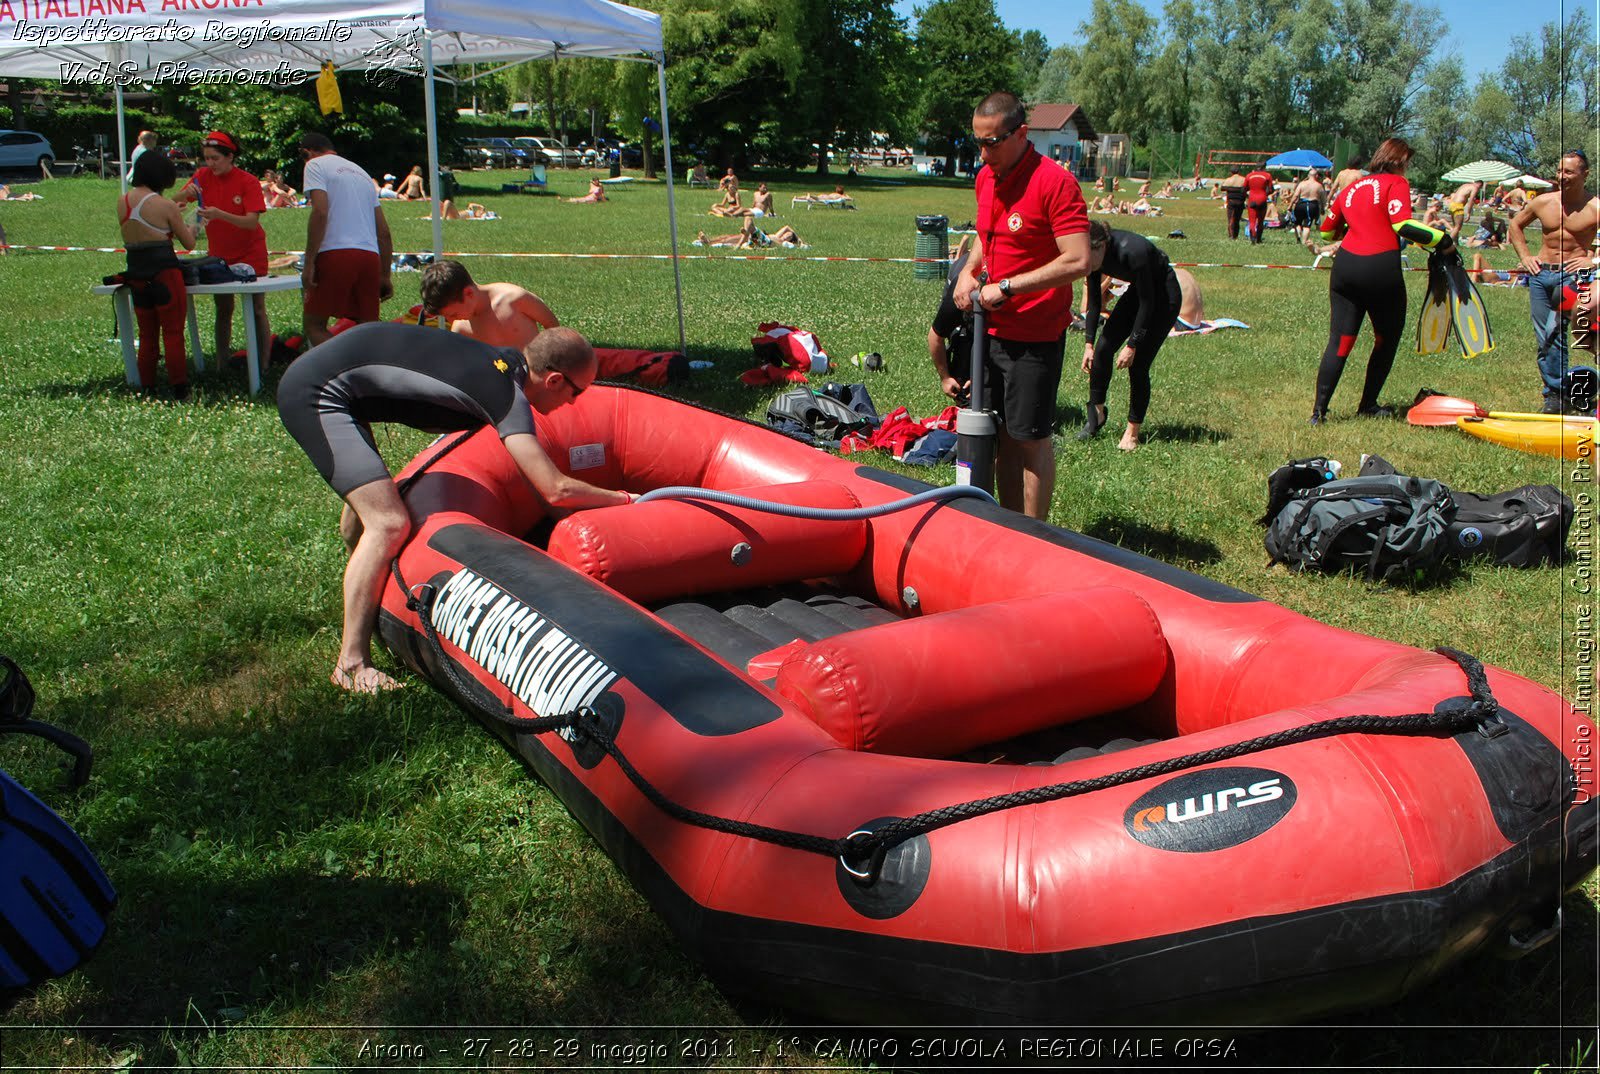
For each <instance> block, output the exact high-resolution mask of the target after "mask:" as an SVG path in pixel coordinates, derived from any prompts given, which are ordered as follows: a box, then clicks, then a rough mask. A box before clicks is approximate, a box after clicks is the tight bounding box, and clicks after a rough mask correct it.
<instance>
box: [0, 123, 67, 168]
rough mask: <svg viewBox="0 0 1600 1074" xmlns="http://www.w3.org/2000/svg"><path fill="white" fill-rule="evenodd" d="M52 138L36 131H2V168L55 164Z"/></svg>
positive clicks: (0, 134)
mask: <svg viewBox="0 0 1600 1074" xmlns="http://www.w3.org/2000/svg"><path fill="white" fill-rule="evenodd" d="M55 160H56V151H55V150H54V149H52V148H50V140H49V139H48V138H46V137H45V136H44V135H42V134H39V133H37V132H35V131H0V168H35V169H36V168H38V167H39V165H41V164H45V165H49V164H54V163H55Z"/></svg>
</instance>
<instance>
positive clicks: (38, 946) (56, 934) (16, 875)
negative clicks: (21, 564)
mask: <svg viewBox="0 0 1600 1074" xmlns="http://www.w3.org/2000/svg"><path fill="white" fill-rule="evenodd" d="M32 707H33V688H32V687H31V686H29V685H28V680H27V677H26V676H24V675H23V674H22V672H21V670H20V669H18V668H17V665H16V664H14V663H13V662H12V661H10V660H9V659H7V658H5V657H0V734H3V733H6V732H21V733H24V734H34V735H39V736H40V737H43V738H47V739H49V740H50V741H52V742H55V743H56V744H57V745H60V746H62V747H63V748H64V749H67V750H68V752H70V753H73V754H74V755H75V756H76V758H77V764H76V766H75V769H74V775H75V777H78V776H81V777H84V778H87V776H88V757H89V748H88V746H86V745H84V743H83V742H82V741H81V740H79V739H78V738H76V737H75V736H73V735H69V734H67V733H66V732H64V731H60V730H58V729H57V728H54V727H50V726H49V725H47V724H41V723H38V722H36V721H34V720H30V719H28V718H27V717H28V715H29V712H30V710H31V709H32ZM116 901H117V893H116V889H115V888H113V887H112V886H111V881H110V880H108V879H107V878H106V874H105V872H104V871H103V870H102V869H101V868H100V865H99V863H98V862H96V861H95V858H94V855H93V854H92V853H90V851H89V848H88V847H86V846H85V845H84V843H83V840H82V839H80V838H78V834H77V833H76V832H74V831H73V830H72V828H71V827H70V826H68V824H67V822H66V821H64V820H62V819H61V818H60V817H59V816H57V815H56V814H55V813H54V812H53V811H52V810H51V809H50V807H49V806H47V805H45V804H44V803H43V802H41V801H40V800H39V799H38V798H36V797H34V796H33V795H32V794H31V793H29V792H28V790H27V789H26V788H24V787H23V786H22V785H21V784H20V783H18V782H17V781H16V780H14V779H12V778H11V776H9V775H7V774H6V773H5V772H3V771H0V1008H4V1007H5V1006H6V1005H8V1001H9V1000H10V999H11V998H13V997H14V995H15V994H16V993H17V992H18V991H20V990H21V989H25V988H29V987H31V986H33V985H36V984H39V983H40V982H41V981H44V980H46V979H48V978H50V977H59V976H60V975H61V974H64V973H66V972H68V971H69V970H72V969H74V968H76V967H77V966H78V965H79V964H80V963H82V962H83V961H84V959H86V958H88V957H89V955H90V954H91V953H92V952H93V951H94V949H95V948H96V947H98V946H99V945H100V941H101V940H103V939H104V938H105V934H106V915H107V914H108V913H109V912H110V911H111V908H112V907H113V906H114V905H115V904H116Z"/></svg>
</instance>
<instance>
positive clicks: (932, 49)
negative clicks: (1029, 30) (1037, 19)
mask: <svg viewBox="0 0 1600 1074" xmlns="http://www.w3.org/2000/svg"><path fill="white" fill-rule="evenodd" d="M916 14H917V31H916V40H917V63H918V65H919V66H920V67H921V68H922V70H923V72H924V75H923V91H922V128H923V130H925V131H926V132H927V133H928V148H929V149H930V150H931V151H933V152H939V153H954V151H955V149H956V147H957V146H958V145H963V144H964V145H966V146H967V147H968V148H969V150H970V137H969V132H970V131H971V129H972V110H973V109H974V108H976V107H977V105H978V102H979V101H982V100H983V99H984V98H985V97H987V96H988V95H989V94H991V93H994V92H996V91H998V90H1008V91H1010V92H1012V93H1015V94H1017V95H1018V96H1021V95H1022V93H1023V91H1024V90H1025V87H1024V86H1022V85H1021V83H1020V80H1019V77H1018V74H1017V64H1016V55H1017V35H1016V34H1015V33H1014V32H1013V31H1011V30H1008V29H1006V27H1005V24H1004V23H1002V22H1001V21H1000V16H999V15H998V14H996V13H995V9H994V3H993V0H933V2H932V3H930V4H929V5H928V6H927V7H923V8H917V10H916Z"/></svg>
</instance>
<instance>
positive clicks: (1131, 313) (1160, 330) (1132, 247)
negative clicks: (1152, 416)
mask: <svg viewBox="0 0 1600 1074" xmlns="http://www.w3.org/2000/svg"><path fill="white" fill-rule="evenodd" d="M1105 276H1110V277H1111V278H1112V279H1117V280H1126V281H1128V289H1127V291H1125V292H1123V295H1122V297H1121V298H1119V299H1117V304H1116V306H1115V307H1114V308H1113V309H1112V310H1111V316H1110V317H1108V318H1106V323H1105V328H1104V329H1103V330H1102V329H1101V327H1100V284H1101V281H1102V278H1103V277H1105ZM1085 289H1086V291H1087V292H1088V300H1087V302H1086V306H1087V308H1086V309H1085V310H1084V335H1085V336H1086V337H1087V340H1088V342H1089V343H1092V344H1094V364H1093V365H1092V366H1091V367H1090V370H1089V402H1090V403H1092V404H1095V405H1104V403H1105V401H1106V389H1107V388H1108V387H1109V386H1110V384H1111V370H1112V366H1113V364H1114V363H1115V361H1116V357H1117V352H1118V351H1119V350H1121V349H1122V347H1123V345H1124V344H1126V345H1127V346H1129V347H1132V348H1133V362H1132V364H1131V365H1129V366H1128V420H1129V421H1131V422H1142V421H1144V415H1145V409H1146V408H1147V407H1148V406H1149V405H1150V365H1151V363H1152V362H1154V361H1155V360H1156V352H1157V351H1159V350H1160V349H1161V344H1163V343H1165V342H1166V341H1167V333H1169V332H1171V331H1172V326H1173V325H1174V324H1176V323H1177V321H1178V310H1179V309H1180V308H1182V306H1183V291H1182V290H1181V289H1180V288H1179V286H1178V276H1177V273H1175V272H1173V271H1172V262H1171V261H1169V260H1167V255H1166V254H1165V253H1163V252H1162V251H1161V248H1160V247H1159V246H1157V245H1156V244H1155V243H1153V242H1151V241H1150V240H1149V239H1147V238H1145V237H1144V236H1142V235H1135V234H1134V233H1133V232H1131V231H1117V230H1115V229H1112V232H1111V241H1110V242H1109V243H1107V244H1106V256H1105V260H1104V261H1102V262H1101V263H1100V268H1099V269H1098V270H1097V271H1095V272H1092V273H1090V274H1089V279H1088V282H1087V283H1086V284H1085ZM1096 335H1099V337H1100V338H1099V341H1098V342H1096V340H1095V336H1096Z"/></svg>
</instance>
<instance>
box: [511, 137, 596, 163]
mask: <svg viewBox="0 0 1600 1074" xmlns="http://www.w3.org/2000/svg"><path fill="white" fill-rule="evenodd" d="M515 141H516V143H517V145H518V147H519V148H521V149H522V150H523V151H524V152H525V153H526V154H527V155H528V160H529V162H530V163H539V164H545V165H549V166H553V167H558V168H576V167H577V166H578V165H579V164H581V163H582V162H583V154H582V153H581V152H579V151H578V150H576V149H571V148H568V147H566V146H563V145H562V144H561V143H560V142H558V141H556V140H555V139H554V138H535V137H534V136H533V135H531V134H524V135H522V136H520V137H518V138H516V139H515Z"/></svg>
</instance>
